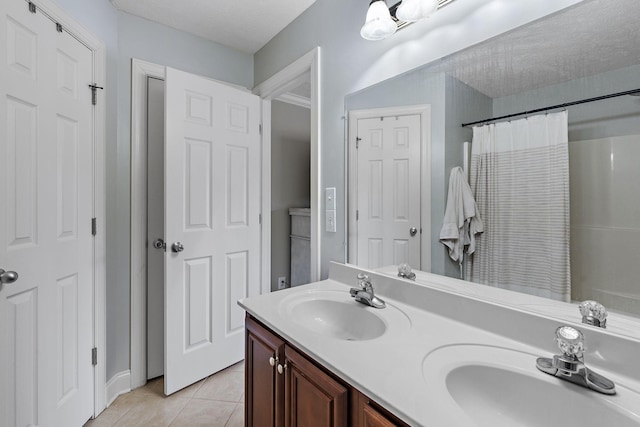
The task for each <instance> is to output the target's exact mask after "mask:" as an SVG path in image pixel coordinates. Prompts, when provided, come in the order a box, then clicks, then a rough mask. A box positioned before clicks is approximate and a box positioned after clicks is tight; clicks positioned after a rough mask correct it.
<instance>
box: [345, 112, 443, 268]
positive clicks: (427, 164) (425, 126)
mask: <svg viewBox="0 0 640 427" xmlns="http://www.w3.org/2000/svg"><path fill="white" fill-rule="evenodd" d="M416 114H417V115H419V116H420V139H421V147H420V183H421V185H420V227H421V228H422V232H421V233H420V264H421V265H420V269H421V270H423V271H431V105H428V104H420V105H408V106H399V107H385V108H372V109H367V110H352V111H349V116H348V117H349V124H348V128H349V130H348V139H347V141H348V143H347V147H346V151H347V153H346V154H347V162H348V177H347V183H346V187H347V188H345V191H346V194H347V209H348V213H347V217H348V218H347V233H346V234H347V247H348V249H347V251H348V258H347V262H349V263H355V262H356V259H357V255H358V254H357V245H356V244H355V242H357V238H358V234H357V232H358V224H357V222H356V210H357V207H358V200H357V187H356V183H357V181H358V175H357V170H358V168H357V166H358V161H357V151H356V138H357V136H358V120H360V119H371V118H376V117H394V116H408V115H416Z"/></svg>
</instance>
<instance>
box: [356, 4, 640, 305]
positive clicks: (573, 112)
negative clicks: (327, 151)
mask: <svg viewBox="0 0 640 427" xmlns="http://www.w3.org/2000/svg"><path fill="white" fill-rule="evenodd" d="M639 17H640V2H638V1H637V0H620V1H616V2H606V1H603V0H586V1H584V2H581V3H579V4H578V5H576V6H573V7H571V8H568V9H565V10H563V11H561V12H559V13H557V14H554V15H551V16H548V17H545V18H544V19H542V20H539V21H536V22H533V23H531V24H529V25H526V26H524V27H521V28H518V29H515V30H513V31H511V32H508V33H506V34H503V35H501V36H499V37H497V38H494V39H491V40H488V41H486V42H483V43H481V44H479V45H476V46H474V47H472V48H469V49H467V50H464V51H461V52H458V53H457V54H455V55H452V56H450V57H447V58H444V59H443V60H440V61H438V62H437V63H431V64H425V65H424V66H423V67H421V68H419V69H416V70H413V71H411V72H408V73H405V74H403V75H400V76H396V77H394V78H391V79H389V80H386V81H384V82H381V83H379V84H377V85H375V86H372V87H369V88H365V89H363V90H360V91H358V92H356V93H352V94H349V95H348V96H347V97H346V98H345V109H346V111H347V112H348V115H349V126H348V137H347V138H348V141H349V143H348V147H347V154H348V159H349V160H348V177H347V178H348V181H349V183H348V203H349V218H348V221H349V232H348V242H349V259H348V261H349V262H350V263H353V264H358V265H362V266H363V267H368V268H377V267H380V266H383V265H390V264H397V263H398V262H400V261H406V262H409V263H410V264H412V266H416V268H418V269H421V270H425V271H430V272H432V273H436V274H442V275H447V276H451V277H457V278H461V277H463V278H464V277H466V278H467V279H468V278H469V276H468V275H469V274H470V271H469V269H470V268H471V267H469V265H468V264H469V263H468V262H465V263H464V268H463V269H462V270H461V268H460V266H459V265H458V263H456V262H454V261H452V260H451V259H450V257H449V253H448V250H447V249H446V248H445V246H444V245H443V244H442V243H441V242H440V241H439V240H438V237H439V236H440V232H441V229H442V226H443V218H444V213H445V208H446V203H447V195H448V186H449V177H450V173H451V171H452V169H453V168H455V167H457V166H462V167H463V168H464V173H465V178H466V179H467V180H468V181H469V182H470V184H473V182H471V181H472V180H473V177H469V176H468V175H466V174H473V167H474V166H472V165H471V163H473V159H474V155H475V150H476V148H477V147H476V144H477V142H478V139H479V135H480V133H478V134H477V135H474V132H475V131H474V127H473V126H466V127H463V126H462V124H468V123H472V122H476V121H481V120H483V119H489V118H496V117H500V116H506V115H511V114H515V113H520V112H524V111H531V110H537V109H542V108H545V107H549V106H554V105H560V104H565V103H571V102H573V101H579V100H586V99H590V98H595V97H603V96H606V95H610V94H617V93H622V92H629V94H627V95H624V96H616V97H611V98H608V99H603V100H599V101H593V102H586V103H582V104H579V105H571V106H566V107H563V108H557V109H552V110H548V111H544V112H541V113H536V114H525V115H521V116H516V117H512V118H510V120H511V121H512V123H511V124H516V125H517V124H518V123H517V122H518V121H521V120H530V121H531V122H533V121H534V120H533V119H535V117H537V116H538V114H540V115H544V116H555V115H559V116H561V115H562V114H563V113H562V112H564V111H566V120H567V125H566V129H567V130H566V131H565V132H564V134H565V135H568V143H566V146H567V147H568V148H566V151H567V154H566V157H567V158H568V159H567V160H566V163H567V165H566V167H565V169H567V170H566V172H558V171H559V169H560V166H558V165H557V164H556V163H554V161H555V160H552V162H551V164H550V165H549V166H547V169H544V168H543V169H536V171H537V172H535V171H534V174H536V173H537V174H538V175H541V176H544V177H545V178H546V181H548V184H549V185H550V186H551V189H550V190H549V193H552V194H555V195H556V196H558V193H560V199H559V200H560V201H559V202H558V199H555V201H553V202H552V201H547V200H542V199H539V200H537V202H536V203H537V206H539V207H542V206H544V207H545V209H546V210H547V211H551V213H552V215H555V216H552V218H551V219H549V220H547V219H545V221H552V222H553V221H557V222H558V223H561V225H562V224H564V225H565V228H564V229H561V230H562V231H561V232H560V233H565V232H566V233H567V236H568V238H567V242H568V243H567V250H566V251H565V250H564V249H562V248H560V250H559V252H558V255H556V252H554V251H557V250H558V247H557V246H558V245H559V244H558V243H556V242H555V240H553V239H552V237H553V236H543V235H533V236H532V235H527V234H526V233H525V231H526V229H527V228H528V224H530V223H532V222H535V221H536V220H535V219H532V220H527V221H528V222H526V223H525V224H522V223H520V224H517V223H516V225H515V226H516V227H520V229H521V230H522V231H523V235H525V236H526V238H524V239H523V240H522V241H521V242H520V243H519V244H517V245H516V246H508V245H504V248H503V250H502V251H497V252H495V253H494V254H493V255H492V256H493V258H491V260H490V263H497V262H499V261H500V259H503V258H517V259H518V260H519V261H521V262H520V263H519V264H516V267H515V268H514V267H513V264H512V266H511V267H509V268H508V271H502V272H501V275H502V276H503V277H511V276H509V275H522V276H526V277H533V276H535V275H537V273H538V272H539V271H541V270H545V269H546V270H554V269H556V268H560V269H562V268H564V267H566V271H565V272H564V274H565V276H564V279H563V280H567V281H568V286H569V290H568V293H567V294H565V296H564V297H557V296H554V295H551V294H546V293H545V292H542V291H537V290H535V289H534V290H533V291H530V290H528V289H523V288H518V287H516V288H514V289H515V290H519V291H523V292H528V293H532V294H535V295H539V296H549V297H552V298H555V299H560V300H563V298H564V300H565V301H568V300H570V301H583V300H586V299H594V300H597V301H599V302H601V303H602V304H604V305H605V306H606V307H607V308H608V309H610V310H611V311H618V312H622V313H626V314H631V315H634V316H640V280H639V278H640V255H639V254H638V253H639V252H638V242H640V92H638V93H631V92H634V91H635V90H639V91H640V31H638V22H637V21H638V18H639ZM442 42H443V43H446V40H443V41H442ZM558 113H560V114H558ZM425 115H426V116H425ZM424 117H427V119H425V118H424ZM535 120H537V119H535ZM491 123H495V126H496V128H495V129H494V130H492V131H491V132H494V131H495V133H496V134H499V133H500V132H501V131H500V128H499V126H506V124H505V125H503V124H504V123H508V121H507V120H496V121H493V122H489V124H491ZM544 123H545V124H543V127H544V129H546V131H545V132H546V133H547V134H551V133H553V132H555V131H554V130H553V128H552V127H551V125H549V124H547V122H544ZM531 127H533V125H532V126H531ZM516 128H517V126H516ZM518 129H520V128H517V129H516V130H510V131H509V132H512V133H517V132H520V130H518ZM491 132H490V133H491ZM502 132H503V133H504V131H502ZM416 138H417V140H418V141H420V142H421V144H422V145H421V148H419V149H418V151H415V152H412V154H409V155H408V156H407V155H404V157H403V155H399V154H398V153H397V151H398V150H397V149H399V148H403V147H405V146H408V145H410V144H409V143H408V142H407V141H410V140H415V139H416ZM530 139H531V138H530ZM534 139H535V138H534ZM382 141H385V142H384V143H385V144H388V146H391V147H394V148H393V149H391V150H390V151H388V152H386V153H381V152H380V151H381V150H378V149H377V148H380V147H382V144H383V142H382ZM386 141H389V142H388V143H387V142H386ZM465 143H469V144H465ZM356 146H358V148H355V147H356ZM363 146H365V150H364V151H358V155H357V156H354V154H353V153H354V150H362V147H363ZM468 147H472V148H469V149H467V148H468ZM394 150H395V151H394ZM420 150H422V151H420ZM376 156H378V157H376ZM394 156H395V157H394ZM552 156H556V155H555V154H553V155H552ZM547 157H549V156H547ZM469 159H471V160H469ZM527 161H529V162H530V161H531V159H529V158H527V159H523V162H524V163H519V164H518V166H517V168H518V170H516V178H515V180H521V181H523V182H524V183H522V182H521V183H520V184H521V185H525V186H526V185H527V183H528V182H534V181H529V178H521V177H522V176H524V175H521V174H520V172H521V171H522V172H523V171H524V170H527V169H535V168H536V167H537V166H536V165H534V164H532V163H527ZM385 162H387V163H388V164H390V165H391V166H385V165H386V164H387V163H385ZM536 162H537V161H536ZM365 164H366V166H365ZM372 165H373V166H372ZM475 166H476V167H477V165H475ZM485 166H486V165H485ZM490 168H491V166H490ZM545 170H546V171H547V172H544V171H545ZM541 171H543V172H541ZM556 172H557V176H556ZM562 174H566V179H567V183H566V186H564V187H563V185H559V184H558V182H559V181H560V180H561V179H563V178H562V177H561V175H562ZM425 176H426V179H425ZM475 179H476V181H474V182H477V175H476V178H475ZM491 179H493V178H491ZM417 181H418V182H420V184H421V185H422V186H423V187H424V186H425V185H426V186H428V190H429V191H428V192H426V193H425V191H424V188H422V189H420V187H418V189H417V190H416V189H415V188H412V186H411V185H410V184H411V183H415V182H417ZM390 183H392V184H390ZM535 185H538V184H535ZM545 185H546V184H545ZM554 186H555V187H554ZM413 187H415V186H413ZM565 187H566V188H565ZM483 191H485V190H483ZM496 191H498V192H500V191H502V189H498V190H496ZM510 191H513V189H511V190H510ZM425 194H427V195H426V196H425ZM505 194H506V193H503V194H502V201H503V204H507V205H509V207H508V210H510V213H508V214H509V215H512V216H519V215H521V214H522V215H533V216H534V217H535V216H536V215H537V212H536V211H535V209H531V208H530V209H529V210H530V212H524V213H522V212H518V208H519V207H520V206H521V205H522V203H524V202H523V201H522V200H523V199H524V198H528V197H529V198H530V197H540V196H529V193H527V192H526V191H525V190H523V191H522V192H518V191H516V192H515V193H510V194H513V197H512V198H509V197H507V196H505ZM536 194H538V193H536ZM425 197H427V198H428V199H427V200H425ZM385 209H386V210H385ZM416 212H417V213H416ZM491 212H493V211H491ZM376 215H377V216H380V217H382V216H385V215H386V216H389V215H391V216H394V218H402V219H405V220H406V221H404V222H402V221H401V223H402V224H401V227H400V228H401V229H400V230H399V231H393V230H391V228H392V227H390V226H388V225H384V226H381V225H380V224H382V223H379V222H378V223H376V222H371V221H369V219H370V218H372V217H375V216H376ZM416 215H417V216H416ZM496 215H498V214H496ZM489 217H491V215H489ZM411 218H415V219H411ZM363 219H364V221H363ZM492 219H493V218H485V222H486V223H488V224H489V225H492V224H493V223H492ZM392 222H393V221H392ZM360 223H361V224H360ZM396 223H398V221H396ZM362 224H364V225H362ZM421 229H422V233H420V230H421ZM381 230H384V233H386V234H385V236H382V234H381ZM396 232H397V233H400V234H402V235H403V236H404V237H403V238H399V239H396V240H393V233H396ZM403 233H404V234H403ZM412 233H413V235H412ZM552 234H555V233H554V232H552ZM390 236H391V237H390ZM421 236H423V237H422V238H421ZM424 236H427V237H426V238H425V237H424ZM389 238H390V239H391V242H392V243H391V244H390V245H389V247H385V246H384V244H383V243H382V242H383V239H389ZM412 238H413V239H417V240H414V241H412V240H411V239H412ZM500 245H501V243H500V242H497V243H496V244H495V246H500ZM560 245H561V244H560ZM416 251H419V252H420V254H419V255H417V256H416V254H415V252H416ZM541 252H542V253H546V254H547V255H549V254H552V255H551V256H549V258H548V259H549V260H550V262H549V264H548V265H547V266H546V267H545V268H540V267H539V266H538V267H536V269H535V270H532V269H531V268H530V267H528V266H527V265H528V261H529V259H530V258H533V257H534V254H535V253H541ZM425 254H427V256H426V259H425ZM565 255H566V259H563V258H562V257H563V256H565ZM556 261H557V263H558V264H560V265H561V266H560V267H557V266H556V265H554V264H555V263H556ZM520 267H521V268H520ZM465 269H467V270H468V271H464V270H465ZM471 280H473V279H471ZM498 280H499V278H498ZM546 280H548V281H551V282H553V283H550V287H551V288H554V287H555V286H556V285H557V283H555V282H556V280H555V279H553V278H552V279H548V278H547V279H546ZM474 281H476V280H474ZM525 282H526V281H525ZM486 284H489V285H493V286H499V287H507V288H508V286H503V285H502V284H496V283H486ZM525 288H526V286H525Z"/></svg>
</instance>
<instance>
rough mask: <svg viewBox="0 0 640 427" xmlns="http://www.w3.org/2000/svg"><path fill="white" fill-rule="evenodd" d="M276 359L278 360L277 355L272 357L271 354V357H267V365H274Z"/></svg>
mask: <svg viewBox="0 0 640 427" xmlns="http://www.w3.org/2000/svg"><path fill="white" fill-rule="evenodd" d="M277 361H278V358H277V357H276V358H275V359H274V357H273V356H271V357H270V358H269V365H271V366H276V362H277Z"/></svg>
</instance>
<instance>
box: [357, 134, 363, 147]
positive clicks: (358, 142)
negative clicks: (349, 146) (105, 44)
mask: <svg viewBox="0 0 640 427" xmlns="http://www.w3.org/2000/svg"><path fill="white" fill-rule="evenodd" d="M360 141H362V138H360V137H358V136H356V150H357V149H358V148H360Z"/></svg>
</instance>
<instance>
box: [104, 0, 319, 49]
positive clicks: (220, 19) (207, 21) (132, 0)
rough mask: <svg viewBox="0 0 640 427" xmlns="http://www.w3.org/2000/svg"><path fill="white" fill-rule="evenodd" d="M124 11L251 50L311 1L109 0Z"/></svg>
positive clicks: (310, 3) (261, 44)
mask: <svg viewBox="0 0 640 427" xmlns="http://www.w3.org/2000/svg"><path fill="white" fill-rule="evenodd" d="M111 2H112V3H113V5H114V6H115V7H116V8H118V9H120V10H122V11H125V12H128V13H131V14H133V15H137V16H141V17H143V18H146V19H149V20H151V21H155V22H159V23H160V24H164V25H167V26H169V27H173V28H176V29H178V30H182V31H186V32H188V33H192V34H195V35H197V36H200V37H203V38H205V39H208V40H211V41H214V42H217V43H220V44H223V45H225V46H229V47H233V48H235V49H238V50H241V51H243V52H247V53H255V52H257V51H258V50H259V49H260V48H261V47H262V46H264V45H265V44H266V43H267V42H268V41H269V40H271V39H272V38H273V36H275V35H276V34H278V33H279V32H280V30H282V29H283V28H284V27H286V26H287V25H289V23H291V21H293V20H294V19H295V18H297V17H298V16H299V15H300V14H301V13H302V12H304V11H305V10H306V9H307V8H308V7H309V6H311V5H312V4H313V3H314V2H315V0H232V1H229V0H225V1H223V0H111Z"/></svg>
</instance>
